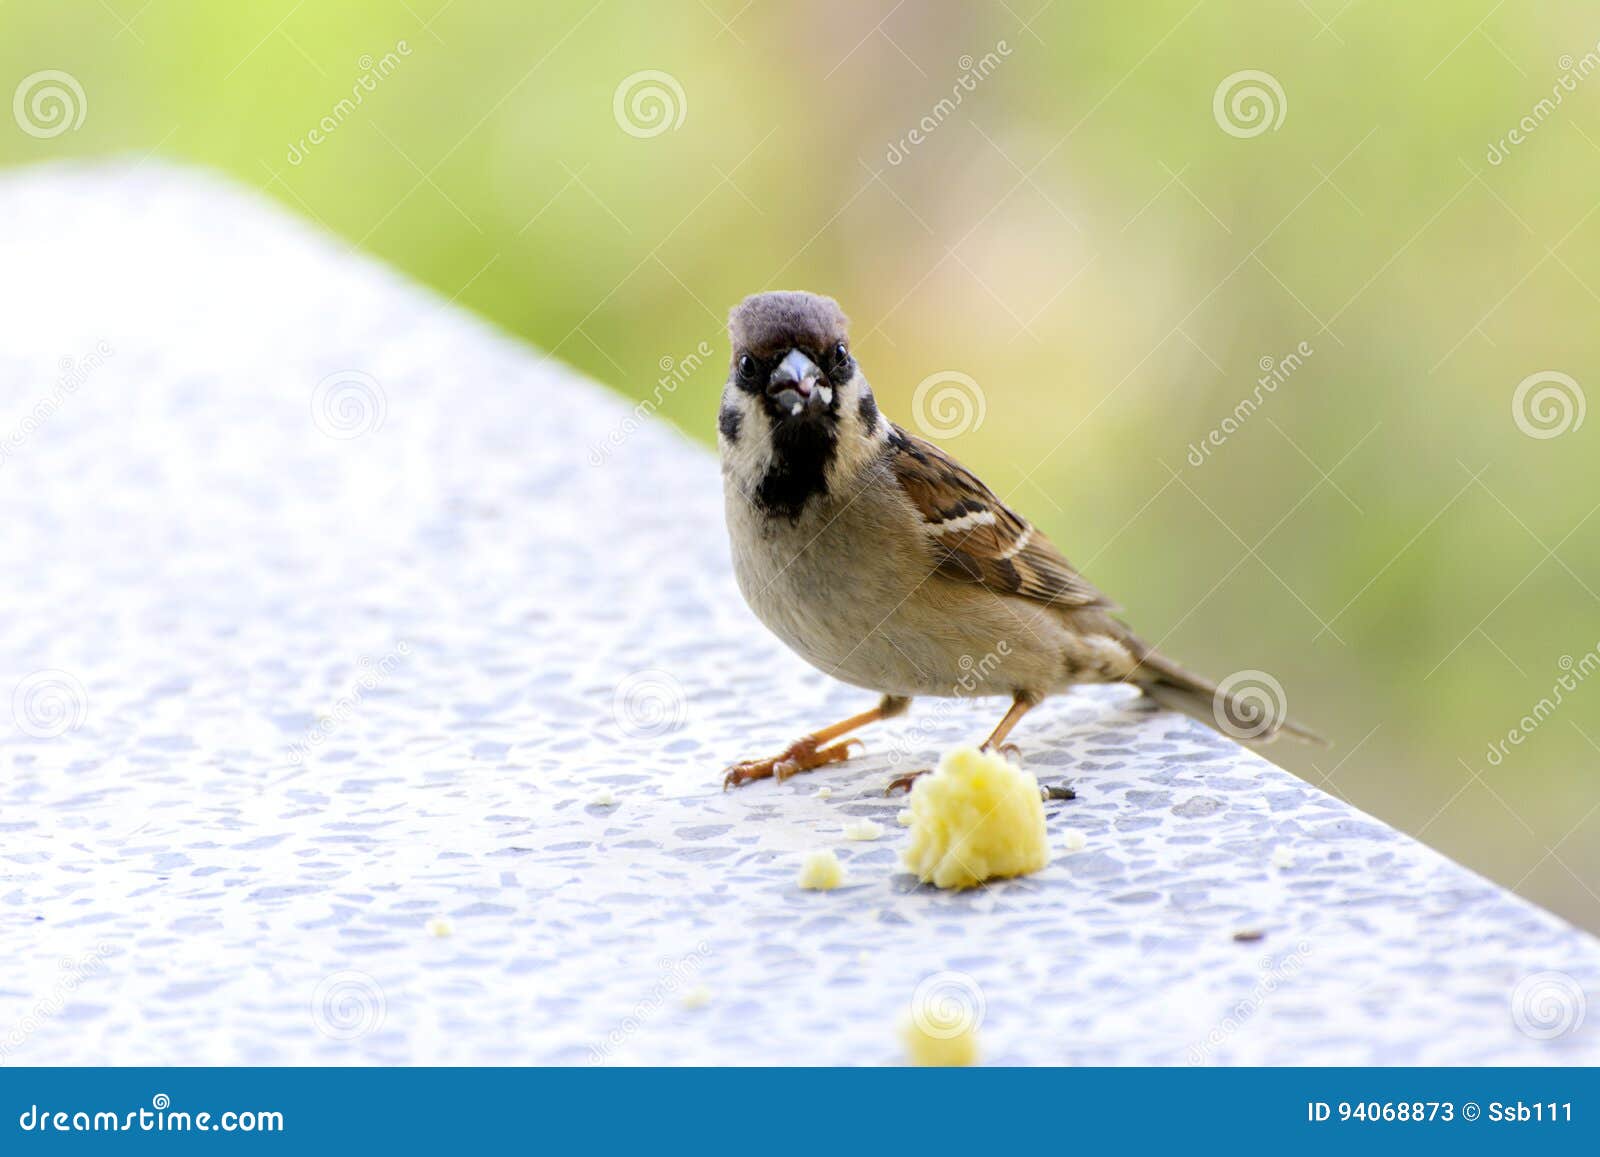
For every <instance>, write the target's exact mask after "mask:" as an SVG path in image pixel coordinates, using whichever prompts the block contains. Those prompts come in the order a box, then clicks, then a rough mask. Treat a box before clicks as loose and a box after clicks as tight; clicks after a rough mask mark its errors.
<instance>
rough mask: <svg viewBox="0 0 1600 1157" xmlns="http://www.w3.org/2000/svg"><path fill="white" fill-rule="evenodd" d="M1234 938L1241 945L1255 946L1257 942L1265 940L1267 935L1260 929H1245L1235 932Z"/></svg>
mask: <svg viewBox="0 0 1600 1157" xmlns="http://www.w3.org/2000/svg"><path fill="white" fill-rule="evenodd" d="M1233 938H1234V939H1235V940H1237V941H1239V943H1241V944H1253V943H1255V942H1256V941H1257V940H1265V939H1266V938H1267V934H1266V933H1265V932H1263V931H1261V929H1259V928H1244V929H1241V930H1240V931H1238V932H1235V933H1234V934H1233Z"/></svg>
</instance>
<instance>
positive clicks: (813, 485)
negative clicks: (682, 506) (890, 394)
mask: <svg viewBox="0 0 1600 1157" xmlns="http://www.w3.org/2000/svg"><path fill="white" fill-rule="evenodd" d="M728 336H729V338H730V340H731V344H732V347H733V360H732V363H731V365H730V367H729V371H728V382H727V385H725V386H724V387H723V389H722V405H721V411H720V413H719V415H718V420H717V427H718V430H719V432H720V435H721V436H720V438H719V442H720V444H721V448H722V460H723V466H724V469H726V470H727V471H728V473H729V474H730V476H731V477H732V478H733V480H734V482H735V483H736V484H738V485H739V487H740V489H741V490H743V491H745V492H746V493H747V494H749V495H750V496H752V497H753V498H754V499H755V500H756V501H758V502H760V503H763V504H766V501H767V500H768V499H770V500H771V504H772V505H775V506H777V507H779V508H781V512H782V513H786V514H791V515H793V514H795V513H797V511H798V508H799V506H803V505H804V502H805V501H806V499H807V498H809V497H811V496H813V495H816V494H821V493H826V492H827V491H828V490H829V487H830V485H832V486H836V485H837V483H838V482H839V481H840V480H841V479H840V476H841V474H843V473H845V472H848V471H853V470H855V469H859V467H860V465H861V464H862V463H863V462H864V461H865V460H866V459H867V457H868V456H869V451H871V450H872V449H874V448H875V447H876V446H877V445H878V444H879V443H881V441H882V439H883V437H884V436H885V435H886V433H887V424H886V423H885V422H884V421H883V420H882V419H881V418H880V416H879V414H878V409H877V403H876V401H874V399H873V396H872V388H871V387H870V386H868V385H867V381H866V378H865V377H863V376H862V374H861V371H860V368H859V367H858V366H857V365H856V361H855V357H854V356H853V355H852V353H851V350H850V333H849V321H848V319H847V318H846V317H845V315H844V313H843V311H841V310H840V308H839V306H838V303H837V302H835V301H834V300H833V299H832V298H831V297H819V296H818V295H816V294H814V293H758V294H756V295H754V296H752V297H747V298H745V299H744V301H742V302H740V303H739V305H738V306H736V307H735V308H734V310H733V313H732V315H731V316H730V317H729V319H728ZM763 495H765V498H763Z"/></svg>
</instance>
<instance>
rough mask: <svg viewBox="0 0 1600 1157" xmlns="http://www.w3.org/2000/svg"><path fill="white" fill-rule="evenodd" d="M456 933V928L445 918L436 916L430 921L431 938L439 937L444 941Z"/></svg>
mask: <svg viewBox="0 0 1600 1157" xmlns="http://www.w3.org/2000/svg"><path fill="white" fill-rule="evenodd" d="M454 931H455V928H454V927H452V926H451V924H450V921H448V920H446V919H445V918H444V917H443V916H435V917H434V918H433V919H432V920H429V921H428V935H429V936H437V937H439V938H440V939H443V938H444V937H446V936H449V935H450V934H451V933H452V932H454Z"/></svg>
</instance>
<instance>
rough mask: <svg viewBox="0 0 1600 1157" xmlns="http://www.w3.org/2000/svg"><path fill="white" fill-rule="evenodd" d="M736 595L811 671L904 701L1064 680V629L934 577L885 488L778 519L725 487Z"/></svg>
mask: <svg viewBox="0 0 1600 1157" xmlns="http://www.w3.org/2000/svg"><path fill="white" fill-rule="evenodd" d="M726 498H727V519H728V529H729V533H730V535H731V538H732V542H733V559H734V569H735V573H736V575H737V578H738V581H739V588H740V590H741V591H742V592H743V593H744V597H745V600H746V601H747V602H748V603H749V604H750V608H751V610H753V611H754V612H755V614H756V616H757V617H758V618H759V619H760V620H761V621H762V622H763V623H764V624H766V626H767V628H768V629H769V630H771V631H772V633H773V634H775V635H777V636H778V638H780V639H782V640H783V641H784V642H785V643H786V644H788V646H789V647H790V648H791V649H792V650H793V651H795V653H796V654H798V655H800V656H801V658H803V659H805V660H806V661H807V662H809V663H810V664H812V666H814V667H816V668H818V669H819V670H821V671H823V672H825V673H826V674H828V675H831V676H833V677H834V678H836V679H840V680H843V681H844V682H847V683H852V684H855V685H856V686H859V687H867V688H870V689H872V690H875V691H882V692H889V693H892V694H897V695H940V696H973V695H1009V694H1012V693H1013V692H1014V691H1016V690H1018V689H1022V688H1026V689H1029V690H1035V691H1039V692H1044V691H1049V690H1055V689H1057V688H1058V687H1059V686H1060V685H1061V683H1062V677H1061V671H1062V665H1061V662H1060V655H1061V648H1062V646H1063V645H1064V644H1065V643H1066V642H1067V640H1066V638H1065V632H1064V628H1063V626H1062V624H1061V622H1060V620H1059V619H1058V618H1057V617H1056V616H1054V615H1052V614H1051V613H1050V612H1049V611H1048V610H1047V609H1045V608H1043V607H1040V606H1037V605H1035V604H1030V603H1027V602H1025V601H1023V600H1018V599H1012V598H1002V597H999V596H996V595H994V594H992V593H990V592H988V591H985V590H983V589H982V588H979V587H975V586H974V585H972V584H970V583H961V582H957V581H954V580H951V579H948V578H946V577H945V576H943V575H940V574H937V573H935V570H934V560H933V554H932V551H931V548H930V545H929V543H928V540H927V538H926V536H925V535H924V534H923V533H921V530H920V522H919V520H918V519H917V518H915V517H912V516H911V513H910V511H909V510H908V509H907V508H906V507H905V505H904V504H905V502H906V500H905V498H904V497H903V496H902V495H900V494H899V492H898V490H896V489H894V488H892V487H888V486H866V487H863V488H860V489H859V490H858V492H856V493H854V494H849V493H846V494H841V495H836V496H830V498H829V499H827V500H824V501H821V502H813V503H811V504H808V508H807V510H806V511H805V512H803V513H802V515H801V516H800V518H799V519H798V520H790V519H788V518H781V517H780V518H772V517H770V516H768V515H766V514H763V513H762V512H761V511H759V510H757V509H755V508H754V507H752V506H751V505H750V504H749V503H748V502H747V501H746V500H745V499H744V497H743V496H742V495H741V494H739V493H738V492H737V490H735V489H734V488H733V487H732V486H729V487H728V489H727V495H726Z"/></svg>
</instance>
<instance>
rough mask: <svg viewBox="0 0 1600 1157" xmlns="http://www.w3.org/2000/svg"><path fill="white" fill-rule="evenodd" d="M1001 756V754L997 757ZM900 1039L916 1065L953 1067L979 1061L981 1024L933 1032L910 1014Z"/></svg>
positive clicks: (905, 1021)
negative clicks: (948, 1032)
mask: <svg viewBox="0 0 1600 1157" xmlns="http://www.w3.org/2000/svg"><path fill="white" fill-rule="evenodd" d="M997 758H998V757H997ZM900 1041H901V1043H902V1044H903V1045H905V1049H906V1056H907V1057H908V1058H909V1059H910V1061H911V1063H912V1064H914V1065H922V1066H924V1067H929V1068H938V1067H942V1068H949V1067H952V1066H957V1065H975V1064H977V1063H978V1030H977V1027H976V1026H975V1025H974V1026H970V1027H963V1028H961V1029H960V1030H959V1031H957V1032H954V1033H953V1034H951V1035H948V1036H947V1035H945V1034H944V1031H942V1030H941V1031H940V1032H939V1033H937V1034H935V1033H930V1032H928V1031H927V1028H926V1027H924V1026H923V1025H920V1024H918V1023H917V1018H916V1017H913V1016H908V1017H906V1018H905V1020H904V1021H902V1022H901V1024H900Z"/></svg>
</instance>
